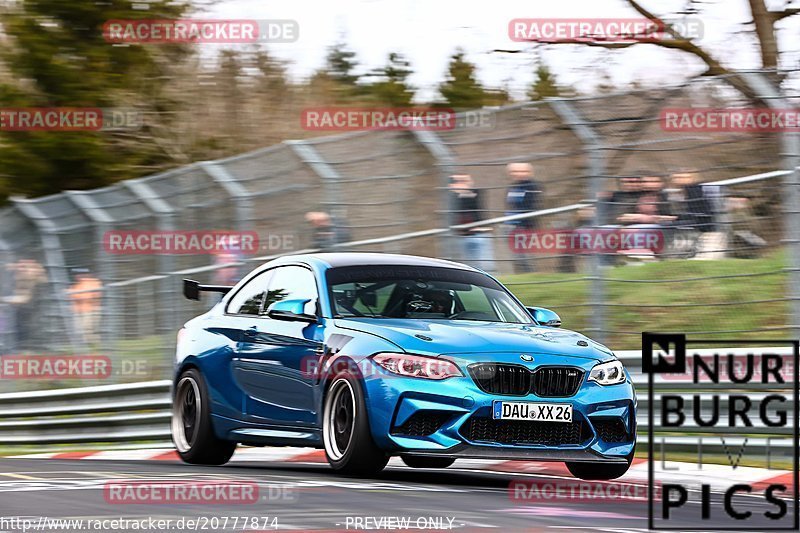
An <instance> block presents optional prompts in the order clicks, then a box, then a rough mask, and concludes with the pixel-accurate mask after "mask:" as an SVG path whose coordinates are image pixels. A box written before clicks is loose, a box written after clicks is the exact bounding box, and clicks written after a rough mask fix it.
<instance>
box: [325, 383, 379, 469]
mask: <svg viewBox="0 0 800 533" xmlns="http://www.w3.org/2000/svg"><path fill="white" fill-rule="evenodd" d="M322 440H323V443H324V445H325V456H326V457H327V458H328V463H330V465H331V467H332V468H333V469H334V470H336V471H337V472H340V473H342V474H359V475H370V474H376V473H378V472H380V471H381V470H383V468H384V467H385V466H386V463H387V462H389V456H388V455H386V453H384V452H383V450H381V449H380V448H378V446H377V445H376V444H375V442H374V441H373V440H372V435H371V433H370V429H369V420H368V419H367V409H366V402H365V400H364V393H363V390H362V388H361V383H360V382H359V380H358V379H356V377H355V376H353V375H351V374H349V373H347V372H343V373H341V374H338V375H337V376H336V377H335V378H333V381H332V382H331V385H330V387H329V388H328V393H327V394H326V395H325V404H324V408H323V413H322Z"/></svg>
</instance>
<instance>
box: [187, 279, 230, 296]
mask: <svg viewBox="0 0 800 533" xmlns="http://www.w3.org/2000/svg"><path fill="white" fill-rule="evenodd" d="M232 288H233V287H228V286H227V285H200V282H199V281H195V280H193V279H184V280H183V295H184V296H185V297H186V298H188V299H189V300H199V299H200V293H201V292H221V293H222V294H228V293H229V292H230V290H231V289H232Z"/></svg>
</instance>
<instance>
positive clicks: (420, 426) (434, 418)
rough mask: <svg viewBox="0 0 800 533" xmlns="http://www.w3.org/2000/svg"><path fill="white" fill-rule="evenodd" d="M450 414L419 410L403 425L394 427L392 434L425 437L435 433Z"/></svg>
mask: <svg viewBox="0 0 800 533" xmlns="http://www.w3.org/2000/svg"><path fill="white" fill-rule="evenodd" d="M450 416H451V415H450V413H446V412H442V411H417V412H416V413H414V414H413V415H411V416H410V417H409V419H408V420H406V421H405V423H404V424H403V425H402V426H396V427H394V428H392V434H393V435H408V436H411V437H425V436H428V435H431V434H433V433H435V432H436V430H437V429H439V428H440V427H442V424H444V423H445V422H447V419H448V418H450Z"/></svg>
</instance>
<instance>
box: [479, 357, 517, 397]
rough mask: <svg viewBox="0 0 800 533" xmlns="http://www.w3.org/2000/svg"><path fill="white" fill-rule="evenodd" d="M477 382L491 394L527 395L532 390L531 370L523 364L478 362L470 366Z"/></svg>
mask: <svg viewBox="0 0 800 533" xmlns="http://www.w3.org/2000/svg"><path fill="white" fill-rule="evenodd" d="M469 373H470V375H471V376H472V379H473V380H474V381H475V384H477V385H478V388H479V389H481V390H482V391H483V392H488V393H489V394H505V395H509V396H525V395H527V394H528V392H529V391H530V390H531V372H530V370H528V369H527V368H525V367H524V366H522V365H503V364H495V363H478V364H476V365H471V366H470V367H469Z"/></svg>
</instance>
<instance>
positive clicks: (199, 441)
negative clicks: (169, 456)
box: [172, 368, 236, 465]
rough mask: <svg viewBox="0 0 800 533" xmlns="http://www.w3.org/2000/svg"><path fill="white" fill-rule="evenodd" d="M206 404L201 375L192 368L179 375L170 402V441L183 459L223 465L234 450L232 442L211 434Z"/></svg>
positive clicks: (234, 444) (195, 462) (208, 404)
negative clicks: (171, 401)
mask: <svg viewBox="0 0 800 533" xmlns="http://www.w3.org/2000/svg"><path fill="white" fill-rule="evenodd" d="M210 404H211V402H210V400H209V397H208V389H207V388H206V382H205V380H204V379H203V375H202V374H200V372H199V371H198V370H197V369H194V368H190V369H189V370H187V371H185V372H184V373H183V374H181V376H180V378H178V384H177V385H176V387H175V397H174V398H173V405H172V442H173V443H175V448H176V449H177V450H178V455H180V457H181V459H183V461H184V462H187V463H190V464H195V465H223V464H225V463H227V462H228V460H229V459H230V458H231V456H232V455H233V452H234V450H236V443H235V442H231V441H227V440H221V439H218V438H217V436H216V435H214V428H213V427H212V425H211V409H210V408H209V406H210Z"/></svg>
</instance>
